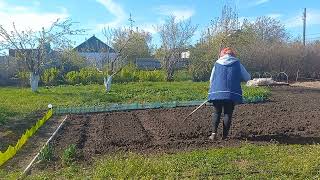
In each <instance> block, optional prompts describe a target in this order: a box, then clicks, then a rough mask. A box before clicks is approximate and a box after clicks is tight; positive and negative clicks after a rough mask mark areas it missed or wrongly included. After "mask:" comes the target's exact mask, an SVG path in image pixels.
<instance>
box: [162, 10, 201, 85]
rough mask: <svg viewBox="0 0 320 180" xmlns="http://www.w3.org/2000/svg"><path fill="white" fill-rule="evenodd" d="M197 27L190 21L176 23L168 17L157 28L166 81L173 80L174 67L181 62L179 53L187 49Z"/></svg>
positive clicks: (171, 17) (172, 17)
mask: <svg viewBox="0 0 320 180" xmlns="http://www.w3.org/2000/svg"><path fill="white" fill-rule="evenodd" d="M196 29H197V26H194V25H192V24H191V20H190V19H189V20H185V21H177V20H176V18H175V17H174V16H170V17H169V18H168V19H167V20H166V22H165V23H164V24H163V25H160V26H158V31H159V34H160V38H161V51H162V53H160V54H162V57H161V59H162V62H163V67H164V68H165V70H166V72H167V81H172V80H173V75H174V71H175V65H176V64H177V62H179V61H180V60H181V53H182V52H183V51H184V50H185V49H186V48H187V47H188V45H189V44H190V40H191V38H192V37H193V35H194V33H195V31H196Z"/></svg>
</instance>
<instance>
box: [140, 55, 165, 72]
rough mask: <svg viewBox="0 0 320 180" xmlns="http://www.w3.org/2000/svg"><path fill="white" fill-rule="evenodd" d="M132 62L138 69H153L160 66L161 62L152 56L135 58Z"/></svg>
mask: <svg viewBox="0 0 320 180" xmlns="http://www.w3.org/2000/svg"><path fill="white" fill-rule="evenodd" d="M134 64H135V65H136V67H137V68H138V69H144V70H155V69H160V68H161V63H160V61H159V60H158V59H154V58H136V60H135V61H134Z"/></svg>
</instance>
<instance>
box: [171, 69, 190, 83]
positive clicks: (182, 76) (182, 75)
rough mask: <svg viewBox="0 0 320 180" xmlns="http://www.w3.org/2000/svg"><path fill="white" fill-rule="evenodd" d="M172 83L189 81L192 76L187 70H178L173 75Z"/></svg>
mask: <svg viewBox="0 0 320 180" xmlns="http://www.w3.org/2000/svg"><path fill="white" fill-rule="evenodd" d="M173 79H174V81H190V80H192V74H191V73H190V72H189V71H188V70H179V71H176V72H175V73H174V76H173Z"/></svg>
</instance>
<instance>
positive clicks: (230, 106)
mask: <svg viewBox="0 0 320 180" xmlns="http://www.w3.org/2000/svg"><path fill="white" fill-rule="evenodd" d="M250 79H251V77H250V74H249V73H248V72H247V70H246V69H245V68H244V66H243V65H242V64H241V63H240V61H239V60H238V59H237V58H236V54H235V52H234V51H233V50H232V49H231V48H225V49H223V50H222V51H221V53H220V58H219V59H218V60H217V61H216V63H215V65H214V67H213V69H212V72H211V77H210V89H209V93H208V94H209V96H208V99H209V102H212V103H213V106H214V108H215V113H214V114H213V132H212V134H211V136H210V137H209V139H211V140H215V139H216V138H217V130H218V126H219V123H220V118H221V113H222V109H223V111H224V112H223V113H224V116H223V134H222V139H226V138H227V136H228V133H229V129H230V125H231V118H232V113H233V110H234V106H235V104H239V103H242V90H241V82H242V81H249V80H250Z"/></svg>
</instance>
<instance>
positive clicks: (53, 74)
mask: <svg viewBox="0 0 320 180" xmlns="http://www.w3.org/2000/svg"><path fill="white" fill-rule="evenodd" d="M59 74H60V71H59V69H57V68H50V69H46V70H45V71H44V72H43V74H42V77H41V80H42V82H43V83H44V84H45V85H57V84H58V81H59Z"/></svg>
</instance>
